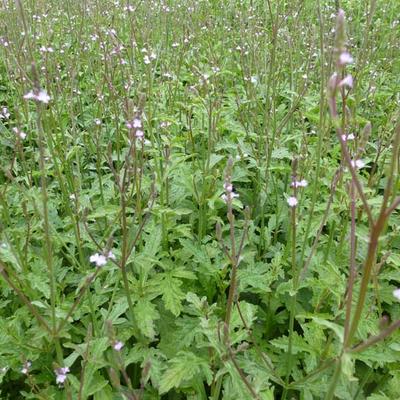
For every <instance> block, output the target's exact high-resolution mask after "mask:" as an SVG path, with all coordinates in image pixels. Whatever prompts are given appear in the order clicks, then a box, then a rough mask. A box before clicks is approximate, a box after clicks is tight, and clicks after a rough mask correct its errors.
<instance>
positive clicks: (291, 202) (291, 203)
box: [287, 196, 298, 207]
mask: <svg viewBox="0 0 400 400" xmlns="http://www.w3.org/2000/svg"><path fill="white" fill-rule="evenodd" d="M287 203H288V204H289V207H296V206H297V204H298V201H297V199H296V197H294V196H291V197H289V198H288V199H287Z"/></svg>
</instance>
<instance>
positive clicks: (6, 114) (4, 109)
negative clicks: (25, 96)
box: [0, 107, 10, 119]
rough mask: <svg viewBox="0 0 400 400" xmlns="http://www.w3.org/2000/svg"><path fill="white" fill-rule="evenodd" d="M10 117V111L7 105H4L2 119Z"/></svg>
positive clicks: (1, 113) (0, 114) (0, 117)
mask: <svg viewBox="0 0 400 400" xmlns="http://www.w3.org/2000/svg"><path fill="white" fill-rule="evenodd" d="M8 118H10V112H9V111H8V108H7V107H2V108H1V112H0V119H8Z"/></svg>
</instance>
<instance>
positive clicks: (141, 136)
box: [135, 129, 144, 139]
mask: <svg viewBox="0 0 400 400" xmlns="http://www.w3.org/2000/svg"><path fill="white" fill-rule="evenodd" d="M135 136H136V138H137V139H143V136H144V132H143V131H142V130H140V129H138V130H137V131H136V132H135Z"/></svg>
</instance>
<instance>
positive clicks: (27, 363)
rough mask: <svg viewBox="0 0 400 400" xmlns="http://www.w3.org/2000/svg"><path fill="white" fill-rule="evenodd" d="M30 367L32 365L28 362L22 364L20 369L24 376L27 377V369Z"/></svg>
mask: <svg viewBox="0 0 400 400" xmlns="http://www.w3.org/2000/svg"><path fill="white" fill-rule="evenodd" d="M31 366H32V363H31V362H30V361H27V362H25V363H24V366H23V367H22V368H21V372H22V373H23V374H24V375H28V372H29V368H30V367H31Z"/></svg>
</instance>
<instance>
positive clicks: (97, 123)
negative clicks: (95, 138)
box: [94, 118, 101, 126]
mask: <svg viewBox="0 0 400 400" xmlns="http://www.w3.org/2000/svg"><path fill="white" fill-rule="evenodd" d="M94 123H95V124H96V125H97V126H99V125H101V120H100V119H98V118H96V119H95V120H94Z"/></svg>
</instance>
